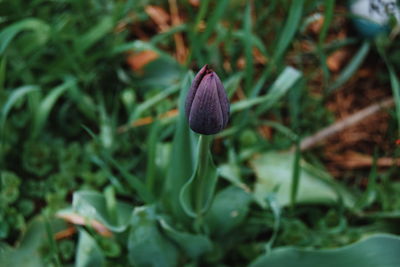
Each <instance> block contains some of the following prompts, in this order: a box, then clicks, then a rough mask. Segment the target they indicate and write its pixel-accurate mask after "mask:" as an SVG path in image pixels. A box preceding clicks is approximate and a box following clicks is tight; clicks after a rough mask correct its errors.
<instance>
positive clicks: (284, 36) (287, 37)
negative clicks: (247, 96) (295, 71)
mask: <svg viewBox="0 0 400 267" xmlns="http://www.w3.org/2000/svg"><path fill="white" fill-rule="evenodd" d="M304 2H305V1H304V0H296V1H292V3H291V6H290V10H289V14H288V16H287V20H286V22H285V26H284V27H283V29H282V31H281V32H280V35H279V38H277V39H278V41H277V43H276V45H275V47H276V49H275V50H274V52H273V57H272V59H271V62H270V63H268V67H267V68H265V70H264V71H263V73H262V74H261V77H260V79H259V80H258V81H257V83H256V85H255V86H253V88H252V89H251V96H252V97H255V96H257V95H258V94H259V93H260V91H261V89H262V87H263V85H264V83H265V81H266V80H267V79H268V77H269V75H270V74H271V70H273V68H275V67H276V65H277V64H278V63H279V61H280V60H281V58H282V57H283V55H284V54H285V52H286V50H287V49H288V47H289V45H290V44H291V42H292V40H293V38H294V36H295V34H296V32H297V29H298V28H299V25H300V21H301V19H302V14H303V7H304Z"/></svg>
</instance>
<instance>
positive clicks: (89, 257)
mask: <svg viewBox="0 0 400 267" xmlns="http://www.w3.org/2000/svg"><path fill="white" fill-rule="evenodd" d="M104 264H105V258H104V255H103V252H102V251H101V249H100V247H99V245H98V244H97V243H96V240H95V239H94V238H93V237H91V236H90V235H89V234H88V233H87V232H86V231H85V230H83V229H81V230H79V242H78V248H77V250H76V262H75V266H76V267H90V266H104Z"/></svg>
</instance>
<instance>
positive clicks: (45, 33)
mask: <svg viewBox="0 0 400 267" xmlns="http://www.w3.org/2000/svg"><path fill="white" fill-rule="evenodd" d="M25 30H33V31H36V32H37V34H38V35H39V36H40V38H41V40H42V42H43V43H44V42H45V41H46V40H47V39H48V38H49V32H50V27H49V25H48V24H47V23H45V22H44V21H42V20H39V19H35V18H27V19H24V20H22V21H18V22H16V23H14V24H12V25H10V26H8V27H7V28H5V29H4V30H3V31H1V32H0V55H1V54H3V53H4V51H5V50H6V48H7V47H8V45H9V44H10V42H11V41H12V40H13V39H14V37H15V36H16V35H17V34H18V33H20V32H22V31H25Z"/></svg>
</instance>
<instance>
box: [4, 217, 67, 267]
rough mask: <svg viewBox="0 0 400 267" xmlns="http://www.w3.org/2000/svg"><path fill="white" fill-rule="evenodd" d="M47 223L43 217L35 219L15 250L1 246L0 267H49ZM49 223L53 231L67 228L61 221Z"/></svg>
mask: <svg viewBox="0 0 400 267" xmlns="http://www.w3.org/2000/svg"><path fill="white" fill-rule="evenodd" d="M46 223H47V222H46V221H45V220H44V219H43V218H42V217H36V218H34V219H33V220H32V221H31V223H30V224H29V225H28V228H27V230H26V232H25V233H24V236H23V238H22V240H21V241H20V242H18V243H19V245H18V247H17V248H15V249H14V248H11V247H8V246H7V247H3V248H2V247H1V245H0V266H24V267H42V266H49V265H50V264H49V262H48V261H49V258H48V257H49V249H50V244H49V242H48V241H49V238H48V233H47V231H46ZM49 223H50V224H51V228H52V230H53V231H60V230H62V229H65V227H66V225H65V223H64V222H63V221H61V220H51V221H50V222H49ZM46 261H47V262H46Z"/></svg>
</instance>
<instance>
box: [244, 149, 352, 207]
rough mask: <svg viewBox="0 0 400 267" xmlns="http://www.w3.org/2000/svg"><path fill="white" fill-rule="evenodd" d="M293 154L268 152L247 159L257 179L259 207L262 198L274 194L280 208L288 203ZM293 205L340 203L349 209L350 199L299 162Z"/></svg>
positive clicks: (335, 186)
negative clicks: (342, 202) (249, 159)
mask: <svg viewBox="0 0 400 267" xmlns="http://www.w3.org/2000/svg"><path fill="white" fill-rule="evenodd" d="M294 158H295V157H294V153H292V152H282V153H277V152H270V153H265V154H262V155H260V156H258V157H257V158H255V159H253V160H251V166H252V168H253V169H254V171H255V173H256V177H257V181H256V184H255V189H254V191H255V192H254V194H255V197H256V199H257V200H258V201H259V202H260V204H261V205H263V206H265V201H264V200H265V198H266V197H267V196H268V194H270V193H272V192H275V191H276V197H277V200H278V203H279V205H280V206H287V205H289V204H290V194H291V183H292V175H293V161H294ZM299 172H300V174H299V179H300V180H299V185H298V191H297V198H296V202H297V203H303V204H305V203H309V204H311V203H318V204H322V203H324V204H334V203H337V202H338V201H341V200H343V201H344V204H345V205H346V206H347V207H353V205H354V199H353V197H352V196H351V195H350V194H349V193H348V192H347V191H346V190H345V189H343V188H341V187H339V186H338V185H337V184H335V182H334V181H333V180H331V179H329V180H328V179H326V178H325V177H323V176H318V175H316V174H314V173H313V172H311V171H310V170H309V168H308V167H307V165H306V163H305V162H304V161H300V170H299ZM339 188H340V189H339Z"/></svg>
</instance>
